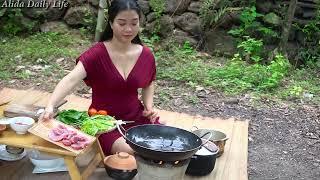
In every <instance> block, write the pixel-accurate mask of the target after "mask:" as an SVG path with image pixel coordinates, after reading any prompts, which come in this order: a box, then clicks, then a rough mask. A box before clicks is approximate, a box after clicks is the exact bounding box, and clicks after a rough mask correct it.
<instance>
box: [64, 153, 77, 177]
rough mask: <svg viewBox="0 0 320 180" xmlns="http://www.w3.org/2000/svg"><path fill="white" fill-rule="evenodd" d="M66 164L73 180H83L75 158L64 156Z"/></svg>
mask: <svg viewBox="0 0 320 180" xmlns="http://www.w3.org/2000/svg"><path fill="white" fill-rule="evenodd" d="M63 158H64V162H65V163H66V165H67V167H68V171H69V175H70V177H71V179H72V180H81V174H80V171H79V169H78V167H77V164H76V162H75V157H72V156H64V157H63Z"/></svg>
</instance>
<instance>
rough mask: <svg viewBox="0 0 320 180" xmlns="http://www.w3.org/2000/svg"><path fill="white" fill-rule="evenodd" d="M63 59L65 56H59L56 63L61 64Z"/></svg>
mask: <svg viewBox="0 0 320 180" xmlns="http://www.w3.org/2000/svg"><path fill="white" fill-rule="evenodd" d="M62 61H64V58H59V59H57V60H56V63H58V64H59V63H61V62H62Z"/></svg>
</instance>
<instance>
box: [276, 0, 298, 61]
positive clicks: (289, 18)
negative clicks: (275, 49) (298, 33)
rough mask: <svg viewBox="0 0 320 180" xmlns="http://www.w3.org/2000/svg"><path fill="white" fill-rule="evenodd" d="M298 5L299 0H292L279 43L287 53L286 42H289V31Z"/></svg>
mask: <svg viewBox="0 0 320 180" xmlns="http://www.w3.org/2000/svg"><path fill="white" fill-rule="evenodd" d="M296 7H297V0H290V4H289V8H288V11H287V15H286V18H285V22H284V25H283V29H282V36H281V40H280V44H279V48H280V52H281V53H282V54H283V55H285V54H286V44H287V43H288V38H289V33H290V29H291V25H292V20H293V18H294V12H295V10H296Z"/></svg>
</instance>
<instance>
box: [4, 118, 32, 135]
mask: <svg viewBox="0 0 320 180" xmlns="http://www.w3.org/2000/svg"><path fill="white" fill-rule="evenodd" d="M34 123H35V121H34V119H32V118H30V117H14V118H10V127H11V128H12V129H13V130H14V131H15V132H16V133H17V134H26V133H27V131H28V129H29V128H31V127H32V125H33V124H34Z"/></svg>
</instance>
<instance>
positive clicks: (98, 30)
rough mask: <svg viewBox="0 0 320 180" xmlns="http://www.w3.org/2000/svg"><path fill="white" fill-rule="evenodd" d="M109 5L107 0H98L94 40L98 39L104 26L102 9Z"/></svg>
mask: <svg viewBox="0 0 320 180" xmlns="http://www.w3.org/2000/svg"><path fill="white" fill-rule="evenodd" d="M109 6H110V2H109V0H100V1H99V11H98V18H97V25H96V33H95V41H99V40H100V38H101V35H102V33H103V31H104V28H105V27H106V21H105V18H104V17H105V13H104V9H108V7H109Z"/></svg>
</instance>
